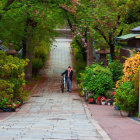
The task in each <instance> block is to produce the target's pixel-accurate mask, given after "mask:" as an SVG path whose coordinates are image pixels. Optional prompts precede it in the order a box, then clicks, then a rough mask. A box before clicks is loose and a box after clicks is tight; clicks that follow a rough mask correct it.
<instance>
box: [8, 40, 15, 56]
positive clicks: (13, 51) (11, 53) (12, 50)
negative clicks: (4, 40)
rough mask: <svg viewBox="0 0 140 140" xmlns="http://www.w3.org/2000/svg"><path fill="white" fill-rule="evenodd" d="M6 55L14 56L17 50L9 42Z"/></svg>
mask: <svg viewBox="0 0 140 140" xmlns="http://www.w3.org/2000/svg"><path fill="white" fill-rule="evenodd" d="M6 54H7V55H12V56H15V55H16V54H17V51H16V50H14V49H13V44H12V43H9V50H8V51H7V52H6Z"/></svg>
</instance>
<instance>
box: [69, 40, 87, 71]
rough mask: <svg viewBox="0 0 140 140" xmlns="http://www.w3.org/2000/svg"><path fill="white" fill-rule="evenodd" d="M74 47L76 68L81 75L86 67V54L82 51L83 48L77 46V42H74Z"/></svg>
mask: <svg viewBox="0 0 140 140" xmlns="http://www.w3.org/2000/svg"><path fill="white" fill-rule="evenodd" d="M72 47H73V54H74V60H75V64H74V68H75V70H76V72H77V73H79V72H80V71H82V70H84V69H85V66H86V63H85V60H84V55H83V53H84V52H83V51H82V49H81V47H80V46H78V45H77V44H76V42H75V41H73V42H72Z"/></svg>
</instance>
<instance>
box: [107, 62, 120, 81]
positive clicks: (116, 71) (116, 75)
mask: <svg viewBox="0 0 140 140" xmlns="http://www.w3.org/2000/svg"><path fill="white" fill-rule="evenodd" d="M109 68H110V71H111V72H112V74H113V81H114V82H117V81H118V80H120V78H121V76H123V71H122V70H123V64H122V63H121V62H120V61H119V60H115V61H113V62H112V63H110V64H109Z"/></svg>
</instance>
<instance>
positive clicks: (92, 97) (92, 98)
mask: <svg viewBox="0 0 140 140" xmlns="http://www.w3.org/2000/svg"><path fill="white" fill-rule="evenodd" d="M93 101H94V96H93V94H89V95H88V102H89V103H93Z"/></svg>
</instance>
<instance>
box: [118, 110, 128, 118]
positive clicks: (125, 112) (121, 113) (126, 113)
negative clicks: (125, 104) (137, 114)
mask: <svg viewBox="0 0 140 140" xmlns="http://www.w3.org/2000/svg"><path fill="white" fill-rule="evenodd" d="M120 115H121V116H122V117H128V115H129V112H128V111H120Z"/></svg>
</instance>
